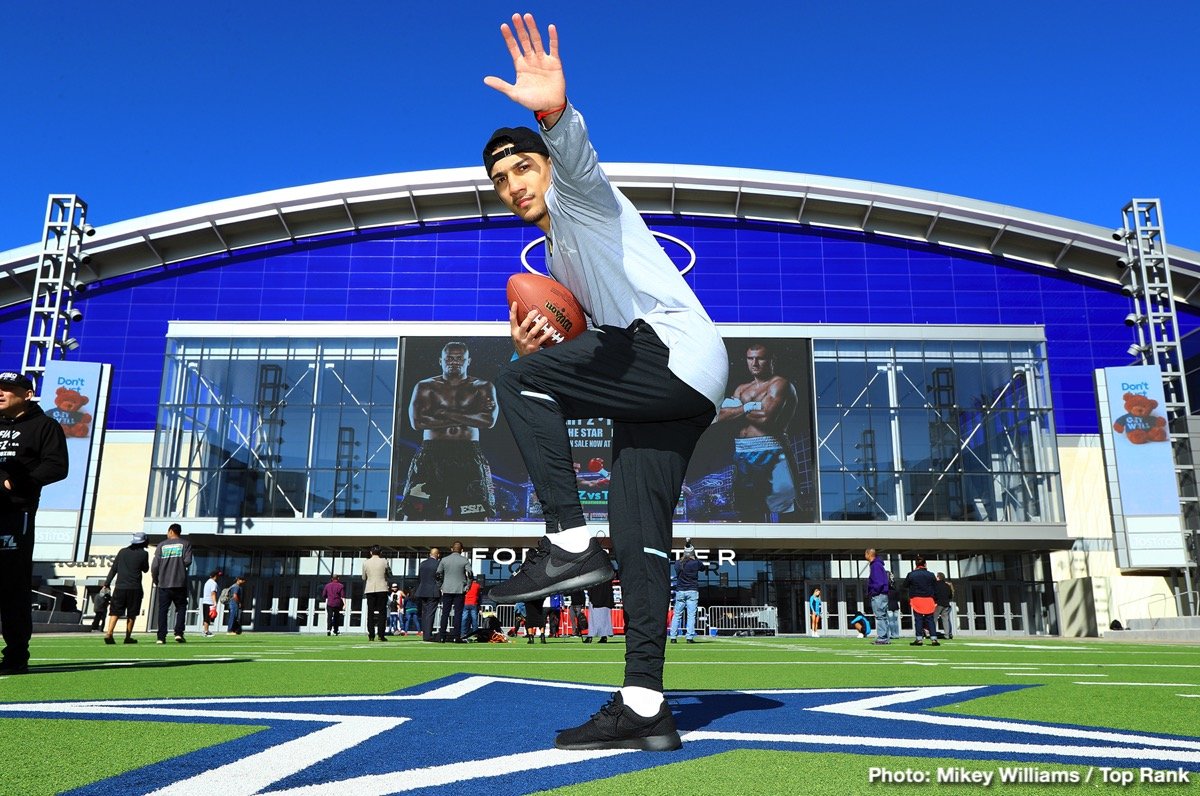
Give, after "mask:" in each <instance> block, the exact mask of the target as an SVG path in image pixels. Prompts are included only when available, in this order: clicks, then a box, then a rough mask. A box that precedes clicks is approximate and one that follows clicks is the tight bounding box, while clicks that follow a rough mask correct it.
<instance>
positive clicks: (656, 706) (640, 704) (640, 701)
mask: <svg viewBox="0 0 1200 796" xmlns="http://www.w3.org/2000/svg"><path fill="white" fill-rule="evenodd" d="M621 701H622V702H624V703H625V707H627V708H629V709H630V710H632V711H633V712H634V713H636V714H638V715H639V716H644V717H646V718H650V717H651V716H654V715H657V714H658V711H660V710H662V706H663V695H662V694H661V693H659V692H658V691H652V690H651V689H649V688H642V687H641V686H638V685H627V686H624V687H622V688H621Z"/></svg>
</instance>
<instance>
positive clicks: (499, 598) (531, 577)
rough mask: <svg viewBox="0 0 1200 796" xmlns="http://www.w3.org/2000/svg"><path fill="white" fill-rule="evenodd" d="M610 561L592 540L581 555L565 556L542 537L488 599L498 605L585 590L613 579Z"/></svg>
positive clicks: (490, 592) (567, 554)
mask: <svg viewBox="0 0 1200 796" xmlns="http://www.w3.org/2000/svg"><path fill="white" fill-rule="evenodd" d="M613 574H614V573H613V565H612V559H610V558H609V557H608V553H606V552H604V548H602V547H600V543H599V542H597V541H596V540H595V539H592V540H591V541H590V542H588V546H587V550H584V551H583V552H582V553H568V552H567V551H565V550H562V549H560V548H558V547H555V546H554V545H552V544H551V543H550V539H549V538H547V537H545V536H543V537H542V538H541V540H540V541H538V546H537V549H536V550H533V551H532V552H530V553H529V555H528V556H526V557H525V561H524V563H522V564H521V568H520V569H519V570H517V573H516V574H515V575H513V576H512V577H511V578H509V579H508V580H506V581H504V582H503V583H500V584H498V585H496V586H493V587H492V588H491V590H490V591H489V592H488V599H491V600H494V601H496V602H498V603H520V602H526V601H528V600H540V599H541V598H543V597H546V596H547V595H550V594H553V593H554V592H556V591H561V592H568V591H575V590H577V589H587V588H590V587H592V586H597V585H599V584H601V583H607V582H608V581H610V580H612V579H613Z"/></svg>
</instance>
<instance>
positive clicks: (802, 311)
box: [0, 217, 1200, 434]
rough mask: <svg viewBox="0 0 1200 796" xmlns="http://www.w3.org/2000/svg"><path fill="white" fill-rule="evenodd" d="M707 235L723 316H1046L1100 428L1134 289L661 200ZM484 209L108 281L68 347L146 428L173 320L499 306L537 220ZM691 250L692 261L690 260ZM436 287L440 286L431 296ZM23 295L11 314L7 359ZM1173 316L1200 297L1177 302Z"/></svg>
mask: <svg viewBox="0 0 1200 796" xmlns="http://www.w3.org/2000/svg"><path fill="white" fill-rule="evenodd" d="M650 221H651V227H652V228H653V229H655V230H657V231H661V232H664V233H666V234H669V235H672V236H675V237H677V238H679V239H681V240H683V241H685V242H687V243H688V244H689V245H690V246H691V247H692V248H693V249H694V250H695V252H696V256H697V261H696V265H695V267H694V268H693V269H692V270H691V271H690V272H689V274H688V276H687V279H688V281H689V282H690V283H691V284H692V286H693V288H694V289H695V291H696V293H697V295H698V296H699V297H700V299H701V301H703V302H704V304H705V306H706V307H707V308H708V310H709V313H710V314H711V315H712V317H713V319H714V320H715V321H717V322H718V323H764V324H770V323H851V324H860V325H861V324H924V323H929V324H972V325H986V324H1034V325H1042V326H1044V327H1045V331H1046V339H1047V341H1048V342H1047V353H1048V356H1049V369H1050V377H1051V386H1052V394H1053V403H1054V410H1055V411H1054V414H1055V418H1056V426H1057V430H1058V432H1059V433H1066V434H1081V433H1095V432H1096V431H1097V419H1096V410H1095V397H1094V389H1093V386H1092V371H1093V369H1095V368H1097V367H1108V366H1113V365H1123V364H1127V363H1128V357H1127V356H1126V355H1125V349H1126V347H1127V346H1128V344H1129V342H1130V341H1131V335H1130V332H1129V330H1128V329H1127V328H1126V327H1125V326H1124V325H1123V323H1122V322H1121V320H1122V319H1123V318H1124V316H1125V314H1126V313H1127V312H1128V311H1129V309H1130V306H1129V300H1128V299H1127V298H1125V297H1124V296H1122V295H1121V293H1120V291H1119V290H1118V289H1117V288H1116V287H1115V286H1114V285H1109V284H1101V283H1097V282H1094V281H1090V280H1085V279H1083V278H1080V277H1075V276H1072V275H1070V274H1062V273H1056V272H1053V271H1050V270H1049V269H1046V268H1041V267H1037V266H1032V265H1030V266H1026V265H1023V264H1020V263H1014V262H1011V261H1006V260H999V259H996V258H991V257H987V256H984V255H978V256H976V255H971V254H969V253H964V252H962V251H957V250H953V249H939V248H937V247H931V246H927V245H924V244H918V243H913V242H909V241H900V240H891V239H885V238H879V237H873V236H868V235H863V234H861V233H853V232H842V231H834V230H818V229H815V228H811V227H801V226H796V225H788V224H777V223H768V222H748V221H735V220H729V219H696V218H686V217H685V218H676V217H651V219H650ZM538 234H539V233H538V231H537V230H536V229H533V228H530V227H526V226H524V225H521V224H519V223H518V222H515V221H509V220H503V221H474V222H462V223H444V224H436V225H434V224H429V225H424V226H420V227H404V228H399V229H393V230H387V231H376V232H371V233H364V234H358V235H342V236H334V237H331V238H328V239H324V240H321V241H316V242H308V243H304V244H299V245H294V244H277V245H273V246H269V247H264V248H262V249H259V250H257V251H254V252H251V253H244V254H239V255H237V256H233V257H227V256H222V257H212V258H206V259H203V260H198V261H195V262H193V263H189V264H184V265H173V266H169V267H167V268H165V269H161V270H159V271H155V272H151V273H142V274H140V275H135V276H130V277H125V278H122V279H118V280H110V281H108V282H105V283H102V284H98V285H95V286H93V287H92V288H90V289H89V290H88V291H87V292H86V293H84V294H83V295H82V296H81V297H80V300H79V301H78V302H77V306H79V308H80V309H81V310H82V311H83V312H84V316H85V319H84V321H83V322H82V323H81V324H79V325H77V326H75V327H74V329H75V331H76V336H77V337H78V338H79V340H80V343H81V345H80V348H79V349H78V350H77V351H75V352H73V354H72V357H73V358H78V359H81V360H89V361H102V362H109V363H111V364H113V366H114V378H113V393H112V405H111V408H110V411H109V427H110V428H113V429H151V428H153V427H154V425H155V418H156V412H157V408H158V399H159V386H160V384H161V382H162V372H163V362H164V353H165V350H166V342H165V334H166V330H167V323H168V322H169V321H171V320H221V321H230V322H238V321H251V320H253V321H284V320H295V321H317V320H320V321H377V320H391V321H432V320H436V321H501V320H504V319H506V317H507V311H506V305H505V298H504V286H505V280H506V279H507V277H508V275H510V274H512V273H513V272H514V271H516V270H517V269H518V268H519V267H520V266H519V260H518V256H519V253H520V250H521V248H522V247H523V246H524V245H525V244H526V243H528V242H530V241H532V240H534V239H535V238H536V237H538ZM682 264H683V263H682V262H681V265H682ZM433 298H436V301H432V300H431V299H433ZM27 312H28V309H27V307H20V308H13V309H10V310H9V311H7V312H5V313H3V314H0V341H2V344H0V348H2V352H0V353H2V354H3V357H4V359H5V360H6V361H15V360H16V359H18V358H19V357H20V352H21V349H22V344H23V340H24V336H25V329H26V323H27ZM1179 321H1180V333H1181V334H1186V333H1188V332H1190V331H1192V330H1194V329H1196V328H1198V327H1200V314H1197V313H1196V312H1195V311H1193V310H1191V309H1190V308H1186V307H1183V308H1180V314H1179Z"/></svg>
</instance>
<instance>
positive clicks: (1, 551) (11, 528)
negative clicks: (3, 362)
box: [0, 370, 67, 674]
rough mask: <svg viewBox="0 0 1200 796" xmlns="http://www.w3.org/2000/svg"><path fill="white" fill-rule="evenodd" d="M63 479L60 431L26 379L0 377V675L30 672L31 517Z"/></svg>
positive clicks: (64, 446) (63, 442) (64, 444)
mask: <svg viewBox="0 0 1200 796" xmlns="http://www.w3.org/2000/svg"><path fill="white" fill-rule="evenodd" d="M66 477H67V439H66V435H65V434H64V433H63V430H62V426H60V425H59V424H58V423H57V422H56V421H55V420H53V419H52V418H50V417H49V416H47V415H46V414H45V413H43V412H42V408H41V407H40V406H38V405H37V403H36V401H35V400H34V394H33V382H32V381H30V379H29V377H28V376H25V375H24V374H22V373H17V372H16V371H11V370H10V371H5V372H3V373H0V625H3V632H4V653H3V660H0V674H22V673H24V672H27V671H29V639H30V636H31V635H32V634H33V614H32V612H31V611H30V605H31V604H32V601H31V600H30V592H31V591H32V590H33V521H34V515H36V514H37V508H38V500H39V499H40V498H41V494H42V487H44V486H45V485H46V484H52V483H54V482H55V481H61V480H62V479H64V478H66Z"/></svg>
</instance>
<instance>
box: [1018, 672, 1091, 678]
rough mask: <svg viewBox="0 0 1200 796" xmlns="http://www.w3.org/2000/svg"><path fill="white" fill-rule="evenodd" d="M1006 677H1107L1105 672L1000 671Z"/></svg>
mask: <svg viewBox="0 0 1200 796" xmlns="http://www.w3.org/2000/svg"><path fill="white" fill-rule="evenodd" d="M1002 674H1005V675H1007V676H1008V677H1108V675H1107V674H1071V673H1070V672H1002Z"/></svg>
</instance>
